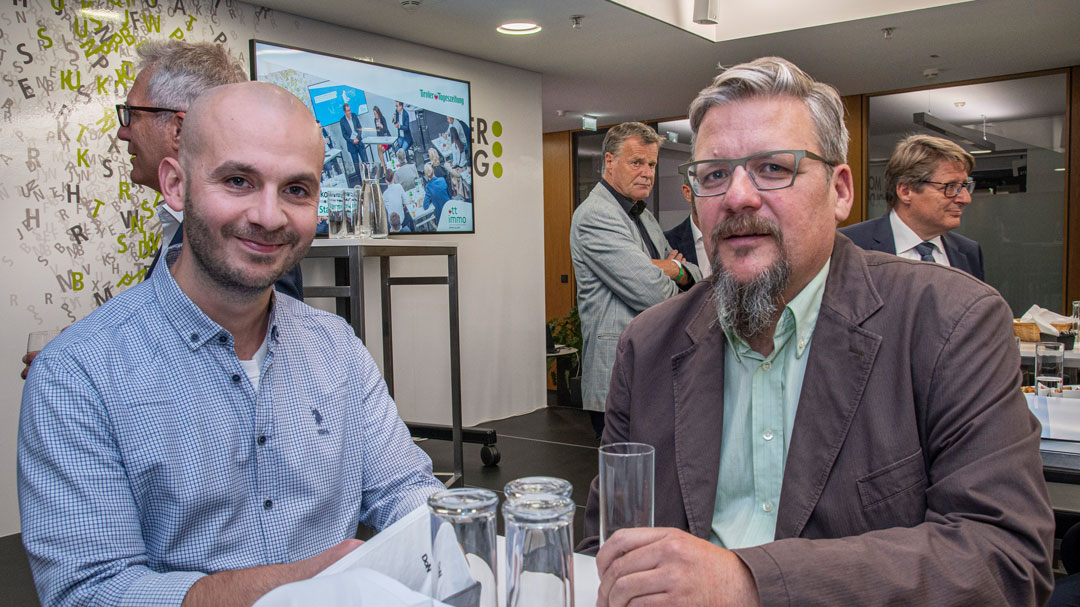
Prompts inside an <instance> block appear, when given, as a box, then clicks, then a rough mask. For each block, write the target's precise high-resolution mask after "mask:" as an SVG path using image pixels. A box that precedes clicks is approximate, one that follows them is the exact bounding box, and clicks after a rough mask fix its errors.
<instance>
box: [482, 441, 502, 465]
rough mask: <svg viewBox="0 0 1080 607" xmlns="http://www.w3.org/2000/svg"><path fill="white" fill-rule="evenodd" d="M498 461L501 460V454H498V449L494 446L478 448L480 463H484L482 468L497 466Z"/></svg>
mask: <svg viewBox="0 0 1080 607" xmlns="http://www.w3.org/2000/svg"><path fill="white" fill-rule="evenodd" d="M500 459H502V454H500V453H499V448H498V447H496V446H495V445H484V446H483V447H480V461H482V462H484V466H488V467H490V466H498V465H499V460H500Z"/></svg>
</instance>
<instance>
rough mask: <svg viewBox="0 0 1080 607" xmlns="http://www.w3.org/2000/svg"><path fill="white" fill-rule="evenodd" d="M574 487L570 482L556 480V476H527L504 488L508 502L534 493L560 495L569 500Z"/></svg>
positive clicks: (513, 481) (511, 482)
mask: <svg viewBox="0 0 1080 607" xmlns="http://www.w3.org/2000/svg"><path fill="white" fill-rule="evenodd" d="M573 491H574V486H573V485H571V484H570V481H568V480H565V479H561V478H555V477H554V476H526V477H524V478H519V479H515V480H512V481H510V482H509V483H506V486H504V487H503V493H505V494H506V501H511V500H515V499H518V498H520V497H525V496H526V495H531V494H534V493H550V494H552V495H560V496H562V497H565V498H569V497H570V494H571V493H573Z"/></svg>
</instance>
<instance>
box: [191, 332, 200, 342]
mask: <svg viewBox="0 0 1080 607" xmlns="http://www.w3.org/2000/svg"><path fill="white" fill-rule="evenodd" d="M191 341H199V334H198V333H192V334H191Z"/></svg>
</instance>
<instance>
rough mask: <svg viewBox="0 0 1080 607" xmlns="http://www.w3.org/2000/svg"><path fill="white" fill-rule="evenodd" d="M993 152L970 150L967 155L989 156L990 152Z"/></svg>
mask: <svg viewBox="0 0 1080 607" xmlns="http://www.w3.org/2000/svg"><path fill="white" fill-rule="evenodd" d="M993 151H994V150H971V151H970V152H968V153H969V154H989V153H990V152H993Z"/></svg>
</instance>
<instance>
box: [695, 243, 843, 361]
mask: <svg viewBox="0 0 1080 607" xmlns="http://www.w3.org/2000/svg"><path fill="white" fill-rule="evenodd" d="M691 223H693V222H691ZM831 263H832V258H831V257H830V258H829V260H827V261H826V262H825V265H824V266H822V268H821V270H819V271H818V273H817V275H816V276H814V278H813V279H811V280H810V282H809V283H807V285H806V286H805V287H803V289H802V291H799V294H798V295H796V296H795V297H794V298H792V300H791V301H789V302H788V303H787V305H786V306H784V311H783V313H781V315H780V321H779V322H777V323H776V330H775V331H774V332H773V351H772V354H770V355H769V357H768V358H774V357H775V356H776V355H777V352H779V351H780V350H781V349H782V348H783V347H784V346H785V345H786V344H787V343H788V341H789V340H790V338H791V337H792V336H793V335H794V336H796V341H795V357H796V358H802V357H803V354H804V353H805V352H806V348H807V347H808V346H809V345H810V338H811V337H813V335H814V327H815V326H817V319H818V312H819V311H820V310H821V298H822V296H823V295H824V294H825V280H826V278H828V276H829V266H830V264H831ZM724 335H725V336H726V337H727V340H728V343H729V344H731V345H732V346H733V350H734V353H735V357H736V359H738V360H739V361H742V357H743V356H754V357H761V355H760V354H758V353H757V352H756V351H754V350H753V349H751V348H750V344H748V343H747V342H746V340H744V339H743V338H742V337H739V336H738V335H736V334H735V333H734V332H732V331H730V330H729V329H727V328H726V327H725V328H724Z"/></svg>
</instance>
